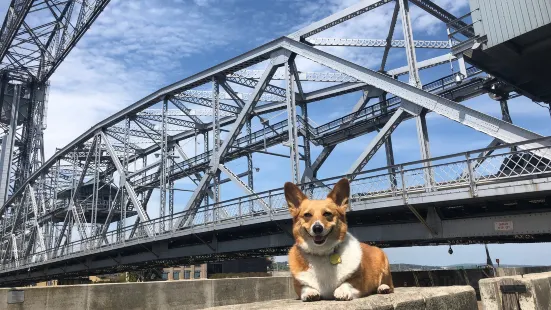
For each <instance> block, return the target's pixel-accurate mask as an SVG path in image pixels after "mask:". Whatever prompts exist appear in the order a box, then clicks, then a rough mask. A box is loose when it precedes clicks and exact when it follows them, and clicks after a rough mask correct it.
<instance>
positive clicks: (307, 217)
mask: <svg viewBox="0 0 551 310" xmlns="http://www.w3.org/2000/svg"><path fill="white" fill-rule="evenodd" d="M311 217H312V214H310V213H304V218H305V219H309V218H311Z"/></svg>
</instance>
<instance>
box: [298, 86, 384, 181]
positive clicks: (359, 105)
mask: <svg viewBox="0 0 551 310" xmlns="http://www.w3.org/2000/svg"><path fill="white" fill-rule="evenodd" d="M371 89H373V88H371ZM371 93H372V91H370V90H364V91H363V92H362V96H361V97H360V99H359V100H358V101H357V102H356V104H355V105H354V108H352V112H351V113H356V112H358V111H360V110H362V109H363V108H364V107H365V106H366V105H367V103H368V102H369V100H370V99H371V98H372V95H371ZM375 93H378V91H375ZM354 120H355V117H354V118H351V119H350V121H349V122H348V123H346V124H342V125H341V126H340V127H339V129H340V128H343V127H345V126H348V124H351V123H352V122H354ZM335 147H336V145H329V146H324V147H323V150H322V151H321V152H320V154H319V155H318V157H317V158H316V159H315V160H314V163H313V164H312V167H311V169H309V170H305V171H306V172H305V176H306V177H307V179H305V178H303V182H305V181H306V182H308V181H313V180H314V178H316V177H317V174H318V171H319V169H320V168H321V166H322V165H323V163H324V162H325V160H326V159H327V158H328V157H329V155H330V154H331V152H333V150H334V149H335Z"/></svg>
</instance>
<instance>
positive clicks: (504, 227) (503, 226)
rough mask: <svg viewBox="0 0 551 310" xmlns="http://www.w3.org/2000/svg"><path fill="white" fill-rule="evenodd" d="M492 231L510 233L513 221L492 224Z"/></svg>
mask: <svg viewBox="0 0 551 310" xmlns="http://www.w3.org/2000/svg"><path fill="white" fill-rule="evenodd" d="M494 229H495V230H496V231H512V230H513V221H507V222H494Z"/></svg>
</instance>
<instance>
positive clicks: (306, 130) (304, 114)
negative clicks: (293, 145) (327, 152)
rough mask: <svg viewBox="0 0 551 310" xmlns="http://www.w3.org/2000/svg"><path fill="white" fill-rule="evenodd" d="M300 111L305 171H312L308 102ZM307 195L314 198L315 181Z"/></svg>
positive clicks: (307, 190) (309, 187)
mask: <svg viewBox="0 0 551 310" xmlns="http://www.w3.org/2000/svg"><path fill="white" fill-rule="evenodd" d="M295 76H296V75H295ZM300 113H301V114H302V115H301V116H302V119H303V120H304V127H305V128H304V136H302V144H303V145H304V148H303V149H304V171H312V157H311V153H310V126H309V123H308V103H306V102H304V103H303V104H302V106H301V107H300ZM304 190H305V191H306V195H307V196H308V197H310V198H312V195H313V194H314V183H310V186H308V188H305V189H304Z"/></svg>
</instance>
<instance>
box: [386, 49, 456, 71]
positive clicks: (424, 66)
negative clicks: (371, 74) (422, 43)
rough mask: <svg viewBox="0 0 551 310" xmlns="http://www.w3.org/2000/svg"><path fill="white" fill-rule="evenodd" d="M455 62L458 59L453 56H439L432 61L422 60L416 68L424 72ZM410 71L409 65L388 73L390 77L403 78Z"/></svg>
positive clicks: (431, 59)
mask: <svg viewBox="0 0 551 310" xmlns="http://www.w3.org/2000/svg"><path fill="white" fill-rule="evenodd" d="M454 60H457V57H455V56H454V55H452V54H445V55H442V56H437V57H434V58H430V59H427V60H422V61H420V62H418V63H417V64H416V67H417V70H423V69H428V68H432V67H435V66H438V65H441V64H444V63H447V62H450V61H454ZM409 70H410V68H409V65H408V66H405V67H400V68H396V69H392V70H389V71H388V72H387V74H388V75H390V76H401V75H404V74H408V73H409Z"/></svg>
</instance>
